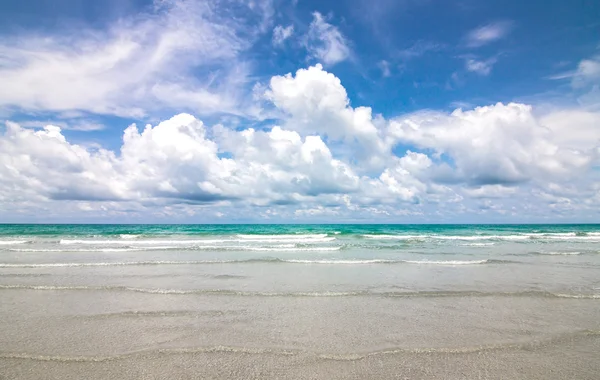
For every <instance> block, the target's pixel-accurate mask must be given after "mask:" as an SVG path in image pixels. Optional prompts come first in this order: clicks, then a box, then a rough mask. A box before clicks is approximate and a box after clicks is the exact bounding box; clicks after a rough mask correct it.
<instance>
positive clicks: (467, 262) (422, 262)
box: [405, 260, 488, 265]
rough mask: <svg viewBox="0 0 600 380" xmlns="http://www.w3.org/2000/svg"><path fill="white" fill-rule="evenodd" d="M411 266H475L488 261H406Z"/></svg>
mask: <svg viewBox="0 0 600 380" xmlns="http://www.w3.org/2000/svg"><path fill="white" fill-rule="evenodd" d="M405 262H406V263H409V264H428V265H473V264H485V263H487V262H488V260H464V261H461V260H447V261H428V260H406V261H405Z"/></svg>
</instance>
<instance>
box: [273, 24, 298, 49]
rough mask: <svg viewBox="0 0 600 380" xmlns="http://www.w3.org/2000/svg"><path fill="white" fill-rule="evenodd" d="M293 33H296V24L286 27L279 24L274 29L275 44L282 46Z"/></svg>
mask: <svg viewBox="0 0 600 380" xmlns="http://www.w3.org/2000/svg"><path fill="white" fill-rule="evenodd" d="M292 34H294V25H288V26H286V27H283V26H281V25H277V26H276V27H275V28H274V29H273V45H275V46H280V45H281V44H283V42H284V41H285V40H287V39H288V38H290V37H291V36H292Z"/></svg>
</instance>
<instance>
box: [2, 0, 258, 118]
mask: <svg viewBox="0 0 600 380" xmlns="http://www.w3.org/2000/svg"><path fill="white" fill-rule="evenodd" d="M259 3H260V4H263V3H264V4H265V5H264V6H263V5H260V4H259ZM251 4H254V5H252V6H250V5H251ZM256 4H259V5H260V6H259V5H256ZM268 4H270V1H263V2H251V3H249V4H248V5H247V6H245V5H244V3H243V2H242V3H241V7H235V8H234V7H222V6H220V4H219V2H215V1H212V0H211V1H203V2H196V1H191V0H188V1H186V0H184V1H174V0H173V1H171V0H165V1H158V0H157V2H156V6H155V8H154V9H155V11H154V13H148V14H141V15H136V16H135V17H131V18H129V19H123V20H121V21H120V22H118V23H115V24H112V25H110V26H109V28H108V29H107V30H93V29H88V30H85V29H84V30H77V31H76V32H75V33H68V34H66V35H65V34H64V33H63V34H47V35H44V36H35V35H30V34H17V35H11V36H10V37H5V38H4V39H2V40H0V50H2V52H3V53H2V56H3V65H2V67H1V68H0V82H2V86H1V87H0V108H2V107H4V108H12V109H15V108H16V110H19V111H22V112H37V111H56V112H65V111H85V112H91V113H96V114H110V115H118V116H126V117H142V116H145V115H147V114H148V113H150V112H152V111H154V110H156V109H157V108H159V109H160V108H169V107H172V106H173V103H172V102H169V99H171V98H172V96H173V95H174V94H177V93H179V92H183V93H185V94H186V95H185V98H186V99H187V101H186V102H185V103H184V104H183V107H185V108H186V109H189V110H192V111H194V112H195V113H200V114H208V113H214V112H232V110H234V109H236V110H238V111H237V112H240V111H239V110H243V108H244V104H242V103H243V100H242V95H243V91H240V86H239V83H240V82H244V81H245V80H246V75H247V72H246V71H245V70H241V71H240V70H239V68H240V65H243V64H244V61H243V58H242V56H241V55H242V53H243V52H244V51H245V50H246V49H248V48H249V47H250V46H251V45H252V44H253V42H254V41H255V40H256V38H257V36H258V33H260V31H256V28H252V26H251V23H253V22H255V20H256V19H257V18H259V19H260V20H261V21H260V22H261V23H262V22H265V23H268V22H269V20H270V19H269V18H268V17H267V16H264V15H263V14H264V13H263V12H265V11H266V10H268V9H269V7H268ZM234 12H236V13H234ZM265 17H266V18H265ZM227 20H235V22H233V21H227ZM217 64H218V66H219V69H218V70H216V69H215V65H217ZM199 68H201V69H202V71H203V72H204V73H209V75H208V76H207V77H196V75H195V74H192V71H194V70H196V73H197V72H198V69H199ZM234 76H235V77H236V78H235V80H232V77H234ZM221 78H225V80H222V79H221ZM180 98H181V96H180ZM242 112H243V111H242Z"/></svg>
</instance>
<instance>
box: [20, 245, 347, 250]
mask: <svg viewBox="0 0 600 380" xmlns="http://www.w3.org/2000/svg"><path fill="white" fill-rule="evenodd" d="M342 248H343V247H342V246H341V245H335V246H326V247H319V246H312V247H297V246H296V245H295V244H280V245H274V246H266V247H256V246H240V245H233V246H223V245H204V246H192V247H181V246H179V247H177V246H170V247H147V246H146V247H129V248H93V249H79V248H68V249H45V248H40V249H36V248H31V249H30V248H27V249H19V248H13V249H9V251H13V252H136V251H157V250H171V249H177V250H188V251H190V250H191V251H205V250H215V251H251V252H330V251H339V250H340V249H342Z"/></svg>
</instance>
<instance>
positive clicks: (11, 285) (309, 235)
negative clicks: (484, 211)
mask: <svg viewBox="0 0 600 380" xmlns="http://www.w3.org/2000/svg"><path fill="white" fill-rule="evenodd" d="M599 252H600V226H594V225H569V226H565V225H559V226H549V225H544V226H540V225H535V226H390V225H386V226H372V225H367V226H360V225H352V226H349V225H328V226H314V225H310V226H290V225H285V226H262V225H253V226H244V225H242V226H234V225H227V226H126V225H124V226H114V225H113V226H102V225H98V226H89V225H86V226H77V225H48V226H34V225H30V226H26V225H10V226H7V225H5V226H0V302H1V304H2V307H1V308H0V341H1V342H3V344H2V347H1V348H0V374H1V373H5V374H7V375H6V376H8V378H31V379H38V378H81V376H83V375H82V374H86V373H87V375H85V377H86V378H110V377H111V376H112V377H115V376H116V377H117V378H139V377H140V376H142V374H144V373H145V374H146V375H145V376H146V377H151V376H154V377H157V378H160V377H164V376H165V373H169V374H170V375H169V377H170V378H190V377H191V378H194V376H195V377H198V378H264V377H279V378H323V379H331V378H411V379H412V378H424V379H425V378H435V376H437V377H438V378H456V379H459V378H490V379H491V378H515V379H527V378H544V379H548V378H556V379H559V378H569V377H570V378H580V379H587V378H590V379H592V378H595V377H594V376H596V375H595V374H597V373H598V370H599V369H600V368H598V364H597V360H594V359H593V358H594V357H595V355H596V354H595V352H597V350H598V348H599V342H600V253H599ZM558 353H562V354H560V355H559V354H558ZM114 362H118V363H119V366H118V367H115V366H114V365H113V364H114ZM157 363H159V364H160V365H159V364H157ZM419 363H421V364H419ZM502 363H504V365H503V364H502ZM506 363H509V364H510V363H512V364H513V366H511V367H510V370H507V369H506ZM420 365H423V366H427V367H426V368H422V367H420ZM116 368H120V370H121V371H123V372H118V371H119V370H118V369H116ZM165 368H170V369H171V372H168V371H167V372H165V371H166V369H165ZM90 371H91V372H90ZM142 377H143V376H142ZM0 378H1V376H0Z"/></svg>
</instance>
